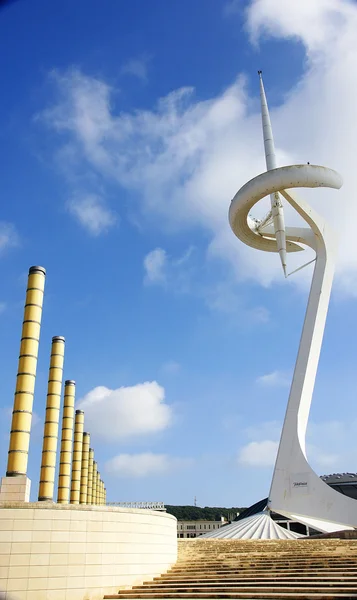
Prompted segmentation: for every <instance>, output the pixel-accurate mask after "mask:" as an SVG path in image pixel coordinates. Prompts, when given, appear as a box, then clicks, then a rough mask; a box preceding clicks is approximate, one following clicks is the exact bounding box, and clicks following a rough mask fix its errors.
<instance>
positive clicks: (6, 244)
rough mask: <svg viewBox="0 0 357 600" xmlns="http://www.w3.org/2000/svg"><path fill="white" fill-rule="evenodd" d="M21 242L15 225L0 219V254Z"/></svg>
mask: <svg viewBox="0 0 357 600" xmlns="http://www.w3.org/2000/svg"><path fill="white" fill-rule="evenodd" d="M19 244H20V238H19V235H18V233H17V230H16V227H15V225H13V224H12V223H7V222H5V221H0V255H1V254H3V253H4V252H6V250H8V249H9V248H15V247H16V246H18V245H19Z"/></svg>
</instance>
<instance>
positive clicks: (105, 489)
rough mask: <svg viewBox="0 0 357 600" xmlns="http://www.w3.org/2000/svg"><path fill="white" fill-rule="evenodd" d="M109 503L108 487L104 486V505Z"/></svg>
mask: <svg viewBox="0 0 357 600" xmlns="http://www.w3.org/2000/svg"><path fill="white" fill-rule="evenodd" d="M106 504H107V488H106V487H105V486H104V505H105V506H106Z"/></svg>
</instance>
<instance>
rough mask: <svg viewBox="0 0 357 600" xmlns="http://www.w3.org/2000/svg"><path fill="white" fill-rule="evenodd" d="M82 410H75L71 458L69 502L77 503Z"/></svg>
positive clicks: (79, 484) (80, 457) (81, 444)
mask: <svg viewBox="0 0 357 600" xmlns="http://www.w3.org/2000/svg"><path fill="white" fill-rule="evenodd" d="M83 427H84V412H83V410H76V416H75V419H74V442H73V459H72V482H71V500H70V502H71V504H79V499H80V487H81V468H82V446H83Z"/></svg>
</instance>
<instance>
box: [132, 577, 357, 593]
mask: <svg viewBox="0 0 357 600" xmlns="http://www.w3.org/2000/svg"><path fill="white" fill-rule="evenodd" d="M252 586H254V587H261V586H263V587H266V588H284V587H285V588H287V587H288V586H289V587H290V588H293V589H297V588H300V587H304V588H306V587H311V588H315V587H317V588H320V589H321V588H328V587H331V586H335V588H337V587H343V588H351V587H352V588H353V589H355V590H356V592H357V579H354V580H352V581H345V580H343V581H342V582H341V581H330V580H323V579H317V580H311V579H305V580H299V579H292V580H291V579H290V580H289V579H288V580H285V579H284V580H283V581H276V580H274V581H267V580H266V579H263V580H262V579H257V580H255V581H247V580H241V581H231V582H227V581H218V582H214V583H211V582H210V583H202V582H200V581H197V582H186V583H179V584H177V583H173V584H169V585H167V584H164V583H163V584H159V583H158V584H154V585H152V584H151V585H150V584H149V583H147V584H145V585H144V586H142V585H138V586H133V588H132V590H133V591H134V590H138V589H141V590H143V591H146V590H151V591H152V590H159V591H160V590H175V589H177V590H183V591H189V590H192V591H193V590H196V589H202V590H204V589H206V590H207V589H208V590H209V591H211V590H214V589H222V588H223V589H231V588H244V587H249V588H251V587H252Z"/></svg>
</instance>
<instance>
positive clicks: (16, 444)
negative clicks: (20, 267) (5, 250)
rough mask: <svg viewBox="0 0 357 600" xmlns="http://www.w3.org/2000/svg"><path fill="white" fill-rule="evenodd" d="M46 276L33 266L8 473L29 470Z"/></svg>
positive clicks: (22, 341)
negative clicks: (33, 405)
mask: <svg viewBox="0 0 357 600" xmlns="http://www.w3.org/2000/svg"><path fill="white" fill-rule="evenodd" d="M45 277H46V270H45V269H44V268H43V267H31V268H30V270H29V275H28V285H27V291H26V302H25V311H24V320H23V324H22V335H21V345H20V356H19V365H18V372H17V381H16V390H15V399H14V407H13V412H12V423H11V433H10V447H9V455H8V462H7V470H6V476H7V477H17V476H21V475H23V476H26V474H27V462H28V452H29V445H30V431H31V420H32V404H33V395H34V390H35V379H36V368H37V356H38V346H39V340H40V328H41V318H42V305H43V293H44V287H45Z"/></svg>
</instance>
